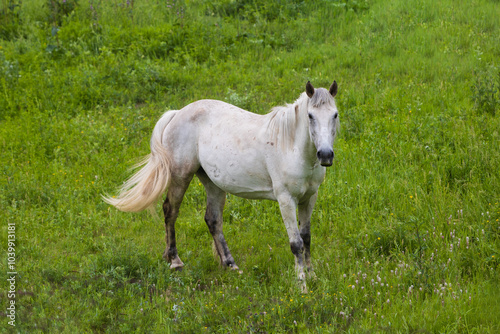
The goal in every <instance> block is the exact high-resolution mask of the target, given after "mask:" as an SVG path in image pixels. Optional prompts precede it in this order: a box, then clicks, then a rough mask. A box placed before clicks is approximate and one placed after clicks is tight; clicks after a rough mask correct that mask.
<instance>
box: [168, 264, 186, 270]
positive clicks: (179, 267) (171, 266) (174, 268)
mask: <svg viewBox="0 0 500 334" xmlns="http://www.w3.org/2000/svg"><path fill="white" fill-rule="evenodd" d="M183 268H184V266H183V265H182V266H179V265H173V264H171V265H170V269H172V270H175V271H182V269H183Z"/></svg>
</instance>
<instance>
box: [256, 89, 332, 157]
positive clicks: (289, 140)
mask: <svg viewBox="0 0 500 334" xmlns="http://www.w3.org/2000/svg"><path fill="white" fill-rule="evenodd" d="M332 101H333V99H332V96H331V94H330V92H328V90H326V89H324V88H318V89H316V90H315V92H314V95H313V97H312V98H311V99H310V102H311V104H312V105H313V107H319V106H320V105H322V104H324V103H329V104H330V103H332ZM308 102H309V97H308V96H307V94H306V93H302V94H301V95H300V97H299V98H298V99H297V100H296V101H295V102H294V103H293V104H286V105H284V106H279V107H274V108H272V109H271V111H270V112H269V113H268V114H267V115H266V116H267V117H268V123H267V130H268V131H269V132H270V133H271V137H272V138H273V140H274V142H275V143H276V145H277V146H278V147H280V148H281V149H283V150H286V149H291V148H293V141H294V139H295V129H296V128H297V123H298V121H299V119H300V118H303V119H306V120H307V105H308Z"/></svg>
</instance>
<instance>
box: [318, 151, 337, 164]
mask: <svg viewBox="0 0 500 334" xmlns="http://www.w3.org/2000/svg"><path fill="white" fill-rule="evenodd" d="M316 156H317V157H318V160H319V163H320V164H321V166H324V167H329V166H331V165H332V164H333V157H334V156H335V154H334V153H333V150H319V151H318V152H317V153H316Z"/></svg>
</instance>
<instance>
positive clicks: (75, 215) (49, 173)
mask: <svg viewBox="0 0 500 334" xmlns="http://www.w3.org/2000/svg"><path fill="white" fill-rule="evenodd" d="M499 17H500V2H499V1H498V0H471V1H453V0H440V1H435V0H409V1H405V0H391V1H382V0H357V1H354V0H315V1H299V0H288V1H285V0H277V1H264V0H215V1H207V0H156V1H155V0H136V1H133V0H132V1H122V0H113V1H102V0H24V1H22V0H17V1H16V0H1V1H0V185H1V192H0V205H1V206H0V207H1V210H0V221H1V230H2V231H1V233H0V247H1V249H2V259H1V263H2V265H1V271H0V281H1V282H2V283H1V284H0V295H1V296H2V298H1V299H0V305H1V310H0V314H2V315H3V316H2V317H0V331H1V332H6V333H93V332H96V333H498V332H500V318H499V316H498V315H499V314H500V285H499V284H500V276H499V274H500V268H499V257H500V222H499V219H500V204H499V201H500V194H499V189H500V136H499V129H500V115H499V109H500V61H499V60H500V23H499V21H498V18H499ZM308 80H310V81H311V82H312V83H313V85H314V86H315V87H326V88H328V87H329V85H330V84H331V82H332V81H333V80H336V81H337V82H338V84H339V93H338V95H337V97H336V101H337V106H338V108H339V117H340V123H341V132H340V134H339V136H338V138H337V141H336V142H335V144H334V149H335V159H334V164H333V166H332V167H330V168H329V169H328V170H327V175H326V179H325V182H324V183H323V185H322V186H321V187H320V191H319V197H318V202H317V204H316V207H315V210H314V213H313V217H312V223H311V234H312V242H311V253H312V259H313V262H312V263H313V265H314V267H315V272H316V276H317V278H316V279H315V280H309V281H308V287H309V290H310V291H309V293H307V294H302V293H300V289H299V288H298V285H297V282H296V278H295V272H294V262H293V255H292V253H291V252H290V246H289V244H288V237H287V234H286V230H285V227H284V225H283V223H282V220H281V216H280V213H279V208H278V205H277V204H276V203H274V202H270V201H251V200H245V199H241V198H238V197H235V196H232V195H228V197H227V201H226V207H225V212H224V222H225V223H224V232H225V236H226V240H227V242H228V245H229V247H230V249H231V252H232V255H233V256H234V258H235V260H236V263H237V264H238V265H239V267H240V269H241V270H242V271H243V273H242V274H238V273H235V272H233V271H230V270H226V269H224V268H222V267H220V266H219V264H218V262H217V260H216V259H215V258H214V256H213V254H212V249H211V248H212V237H211V235H210V233H209V231H208V228H207V227H206V224H205V222H204V221H203V216H204V210H205V199H206V196H205V192H204V189H203V187H202V186H201V184H200V182H199V180H197V179H196V178H195V179H194V180H193V182H192V184H191V186H190V188H189V190H188V192H187V194H186V196H185V198H184V202H183V204H182V207H181V213H180V216H179V219H178V220H177V224H176V227H177V247H178V250H179V256H180V257H181V259H182V260H183V261H184V263H185V264H186V266H185V267H184V269H183V270H182V271H181V272H175V271H171V270H170V269H169V267H168V264H167V263H165V262H164V260H163V259H162V253H163V250H164V247H165V242H164V234H165V232H164V225H163V221H162V220H161V219H160V218H155V217H153V216H151V215H150V214H149V213H147V212H142V213H134V214H133V213H123V212H120V211H117V210H116V209H115V208H113V207H110V206H109V205H107V204H106V203H104V202H103V201H102V199H101V194H105V193H111V194H113V193H115V192H116V189H117V187H118V186H119V185H121V183H122V182H123V181H124V180H125V179H126V178H127V177H128V176H130V173H131V172H130V169H129V168H130V167H131V166H132V165H133V164H134V163H135V162H137V160H138V159H139V158H140V157H142V156H144V155H146V154H148V153H149V139H150V136H151V131H152V129H153V127H154V125H155V123H156V121H157V120H158V119H159V117H160V116H161V115H162V114H163V113H164V112H165V111H166V110H170V109H180V108H182V107H183V106H185V105H187V104H188V103H190V102H193V101H195V100H198V99H202V98H211V99H218V100H223V101H226V102H229V103H232V104H235V105H237V106H239V107H242V108H245V109H247V110H250V111H254V112H257V113H266V112H268V111H269V110H270V109H271V108H272V107H273V106H277V105H283V104H285V103H292V102H293V101H295V99H297V98H298V96H299V95H300V94H301V93H302V92H303V91H304V90H305V84H306V82H307V81H308ZM157 211H158V213H160V214H161V204H160V203H159V204H158V207H157ZM9 232H13V233H9ZM12 234H14V235H15V241H13V239H11V238H10V237H9V235H12ZM9 241H11V242H13V244H11V245H9ZM9 247H10V249H9ZM10 253H14V261H10V260H12V259H11V257H12V256H11V255H9V254H10ZM9 259H10V260H9ZM10 266H12V267H10ZM13 271H15V272H16V274H15V275H14V276H15V287H14V288H13V289H14V290H13V291H14V293H13V294H12V289H11V285H10V281H8V280H7V279H9V278H10V277H11V276H12V275H11V274H9V272H13ZM12 300H13V301H15V321H14V324H15V326H12V324H9V321H12V318H8V317H7V316H8V315H10V314H11V313H10V311H9V310H8V307H9V305H10V303H11V301H12Z"/></svg>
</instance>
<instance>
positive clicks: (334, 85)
mask: <svg viewBox="0 0 500 334" xmlns="http://www.w3.org/2000/svg"><path fill="white" fill-rule="evenodd" d="M337 88H338V86H337V81H335V80H334V81H333V83H332V85H331V86H330V90H329V92H330V94H332V96H333V97H335V95H337Z"/></svg>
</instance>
